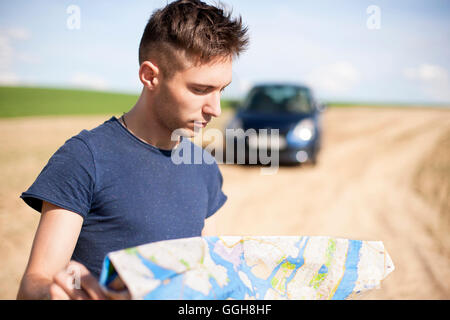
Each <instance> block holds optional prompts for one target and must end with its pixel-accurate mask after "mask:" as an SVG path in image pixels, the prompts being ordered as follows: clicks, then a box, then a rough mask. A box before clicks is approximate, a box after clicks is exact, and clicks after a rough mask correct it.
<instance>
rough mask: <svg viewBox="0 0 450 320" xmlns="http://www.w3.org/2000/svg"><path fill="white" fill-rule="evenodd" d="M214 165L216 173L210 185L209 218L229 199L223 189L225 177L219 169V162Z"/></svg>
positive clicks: (207, 216)
mask: <svg viewBox="0 0 450 320" xmlns="http://www.w3.org/2000/svg"><path fill="white" fill-rule="evenodd" d="M213 167H214V174H213V178H212V179H211V184H210V187H209V202H208V203H209V205H208V214H207V215H206V218H209V217H210V216H212V215H213V214H214V213H216V212H217V211H218V210H219V209H220V208H221V207H222V206H223V205H224V204H225V202H226V201H227V199H228V197H227V196H226V195H225V194H224V193H223V191H222V185H223V177H222V173H221V172H220V170H219V167H218V166H217V163H214V164H213Z"/></svg>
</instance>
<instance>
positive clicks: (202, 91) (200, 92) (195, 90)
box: [193, 88, 208, 94]
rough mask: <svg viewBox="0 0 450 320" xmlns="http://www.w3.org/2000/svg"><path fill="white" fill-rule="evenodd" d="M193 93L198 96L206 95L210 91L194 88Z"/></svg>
mask: <svg viewBox="0 0 450 320" xmlns="http://www.w3.org/2000/svg"><path fill="white" fill-rule="evenodd" d="M193 91H194V92H195V93H198V94H205V93H207V92H208V89H200V88H193Z"/></svg>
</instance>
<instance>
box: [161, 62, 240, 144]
mask: <svg viewBox="0 0 450 320" xmlns="http://www.w3.org/2000/svg"><path fill="white" fill-rule="evenodd" d="M231 79H232V59H231V58H230V59H226V60H225V59H220V60H219V59H215V60H213V61H212V62H210V63H208V64H204V65H200V66H190V67H188V68H186V69H184V70H181V71H177V72H176V73H175V74H174V75H173V76H172V77H171V78H169V79H164V77H162V78H161V81H160V85H159V89H158V90H157V92H156V93H157V95H158V101H159V102H160V103H158V109H157V112H156V113H157V114H156V115H155V116H157V117H158V118H159V120H160V123H161V124H162V125H163V126H164V127H166V128H167V129H169V130H170V132H171V133H172V132H173V131H175V130H176V129H181V131H182V132H183V133H182V134H183V135H184V136H188V137H193V136H194V133H195V132H198V131H199V129H200V128H202V127H205V126H206V124H207V123H208V122H209V121H211V119H212V118H213V117H218V116H220V113H221V109H220V97H221V93H222V91H223V90H224V89H225V87H226V86H228V85H229V84H230V83H231Z"/></svg>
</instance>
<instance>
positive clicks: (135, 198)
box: [20, 117, 227, 277]
mask: <svg viewBox="0 0 450 320" xmlns="http://www.w3.org/2000/svg"><path fill="white" fill-rule="evenodd" d="M180 148H181V149H180ZM173 152H174V154H176V153H178V156H179V158H178V160H179V159H180V157H181V156H183V159H187V158H186V157H185V156H186V155H187V156H189V155H190V157H191V158H192V161H184V162H182V163H180V161H173V157H171V155H172V151H171V150H162V149H159V148H156V147H154V146H152V145H150V144H147V143H145V142H143V141H141V140H140V139H138V138H137V137H136V136H134V135H133V134H132V133H131V132H129V131H128V130H127V129H125V127H123V126H122V125H121V124H120V122H119V120H118V119H117V118H116V117H112V118H111V119H109V120H108V121H105V122H104V123H103V124H101V125H100V126H98V127H96V128H94V129H92V130H90V131H88V130H83V131H81V132H80V133H79V134H78V135H76V136H74V137H72V138H70V139H69V140H67V141H66V142H65V144H64V145H63V146H62V147H60V148H59V149H58V150H57V151H56V153H55V154H54V155H53V156H52V157H51V158H50V160H49V161H48V163H47V165H46V166H45V167H44V168H43V169H42V171H41V173H40V174H39V176H38V177H37V179H36V181H35V182H34V183H33V184H32V185H31V187H30V188H29V189H28V190H27V191H26V192H24V193H22V195H21V196H20V197H21V198H22V199H23V200H24V201H25V202H26V203H27V204H28V205H29V206H31V207H32V208H33V209H35V210H37V211H39V212H41V210H42V200H45V201H47V202H50V203H52V204H54V205H56V206H59V207H61V208H64V209H67V210H70V211H73V212H75V213H77V214H79V215H81V216H82V217H83V219H84V220H83V226H82V229H81V233H80V235H79V238H78V241H77V244H76V247H75V250H74V252H73V255H72V259H73V260H76V261H79V262H80V263H82V264H84V265H85V266H86V267H87V268H88V269H89V270H90V271H91V272H92V273H93V274H94V275H95V276H96V277H98V276H99V275H100V272H101V268H102V263H103V259H104V258H105V256H106V254H107V253H108V252H111V251H116V250H120V249H124V248H128V247H133V246H137V245H141V244H145V243H149V242H153V241H160V240H168V239H175V238H185V237H196V236H200V235H201V231H202V229H203V226H204V220H205V219H206V218H207V217H209V216H211V215H212V214H213V213H215V212H216V211H217V210H218V209H219V208H220V207H222V205H223V204H224V203H225V201H226V200H227V196H226V195H224V193H223V192H222V175H221V173H220V170H219V168H218V166H217V163H216V162H215V160H214V158H213V157H212V156H211V154H210V153H208V152H207V151H206V150H203V149H202V148H200V147H199V146H197V145H195V144H194V143H192V142H191V141H190V140H189V139H186V138H182V140H181V142H180V144H179V145H178V146H177V147H176V148H175V149H174V150H173ZM196 152H197V155H198V152H200V154H201V155H203V156H202V157H203V158H202V159H204V160H205V161H198V159H197V161H194V155H195V153H196ZM195 162H196V163H195ZM199 162H201V163H200V164H198V163H199Z"/></svg>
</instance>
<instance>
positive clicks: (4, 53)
mask: <svg viewBox="0 0 450 320" xmlns="http://www.w3.org/2000/svg"><path fill="white" fill-rule="evenodd" d="M13 56H14V49H13V47H12V46H11V43H10V41H9V39H8V37H6V36H5V35H3V34H1V33H0V72H2V71H5V70H7V69H10V68H11V64H12V61H13Z"/></svg>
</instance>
